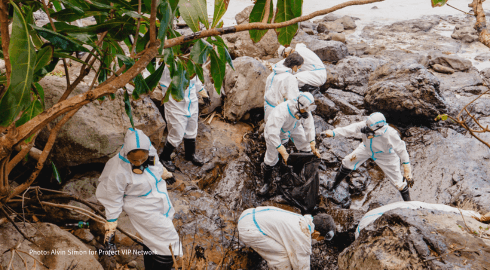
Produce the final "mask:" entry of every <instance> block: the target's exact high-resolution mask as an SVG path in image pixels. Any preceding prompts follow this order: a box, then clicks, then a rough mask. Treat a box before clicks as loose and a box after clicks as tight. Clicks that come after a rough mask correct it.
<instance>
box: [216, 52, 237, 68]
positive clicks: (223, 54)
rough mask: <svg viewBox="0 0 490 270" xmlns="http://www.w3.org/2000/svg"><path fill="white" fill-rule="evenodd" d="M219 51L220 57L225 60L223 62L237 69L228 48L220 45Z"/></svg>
mask: <svg viewBox="0 0 490 270" xmlns="http://www.w3.org/2000/svg"><path fill="white" fill-rule="evenodd" d="M218 53H219V58H220V59H221V61H222V62H223V64H225V65H226V63H228V65H230V67H231V68H232V69H233V70H235V67H234V66H233V60H232V59H231V56H230V53H229V52H228V50H227V49H226V47H222V46H218Z"/></svg>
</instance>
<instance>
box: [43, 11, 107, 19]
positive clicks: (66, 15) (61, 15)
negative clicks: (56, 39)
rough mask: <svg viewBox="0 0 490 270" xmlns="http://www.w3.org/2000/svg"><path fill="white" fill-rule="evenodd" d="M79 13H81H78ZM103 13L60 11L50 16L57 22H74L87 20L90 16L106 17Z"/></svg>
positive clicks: (105, 13)
mask: <svg viewBox="0 0 490 270" xmlns="http://www.w3.org/2000/svg"><path fill="white" fill-rule="evenodd" d="M80 11H81V12H80ZM108 15H109V14H108V13H107V12H105V11H85V12H84V11H83V10H81V9H75V8H73V9H63V10H62V11H59V12H56V13H53V14H51V16H52V17H53V18H54V19H56V20H57V21H63V22H74V21H76V20H79V19H83V18H88V17H92V16H108Z"/></svg>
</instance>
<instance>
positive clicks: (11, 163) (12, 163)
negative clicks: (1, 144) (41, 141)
mask: <svg viewBox="0 0 490 270" xmlns="http://www.w3.org/2000/svg"><path fill="white" fill-rule="evenodd" d="M38 134H39V133H38ZM38 134H35V135H34V136H33V138H32V139H31V142H29V143H28V144H25V143H23V144H22V147H21V150H20V151H19V153H17V155H16V156H15V157H14V158H13V159H11V160H10V161H9V163H8V165H7V174H9V173H10V172H11V171H12V169H13V168H14V167H15V166H16V165H17V164H18V163H19V162H21V161H22V159H23V158H24V157H25V156H26V155H27V153H29V151H30V150H31V148H32V147H33V146H34V142H35V140H36V137H37V135H38Z"/></svg>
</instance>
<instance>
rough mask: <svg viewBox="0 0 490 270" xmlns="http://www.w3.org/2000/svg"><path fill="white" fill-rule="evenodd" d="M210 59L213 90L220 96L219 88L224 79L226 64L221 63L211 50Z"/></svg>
mask: <svg viewBox="0 0 490 270" xmlns="http://www.w3.org/2000/svg"><path fill="white" fill-rule="evenodd" d="M210 58H211V77H212V78H213V81H214V88H215V89H216V92H217V93H218V95H221V86H222V85H223V80H224V78H225V70H226V62H223V61H222V60H221V59H220V58H219V57H218V54H217V53H216V52H215V51H214V50H212V51H211V53H210Z"/></svg>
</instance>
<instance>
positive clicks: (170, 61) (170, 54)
mask: <svg viewBox="0 0 490 270" xmlns="http://www.w3.org/2000/svg"><path fill="white" fill-rule="evenodd" d="M163 62H165V63H167V65H168V70H169V71H170V74H173V72H174V70H175V61H174V51H173V50H172V48H167V49H165V50H164V54H163Z"/></svg>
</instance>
